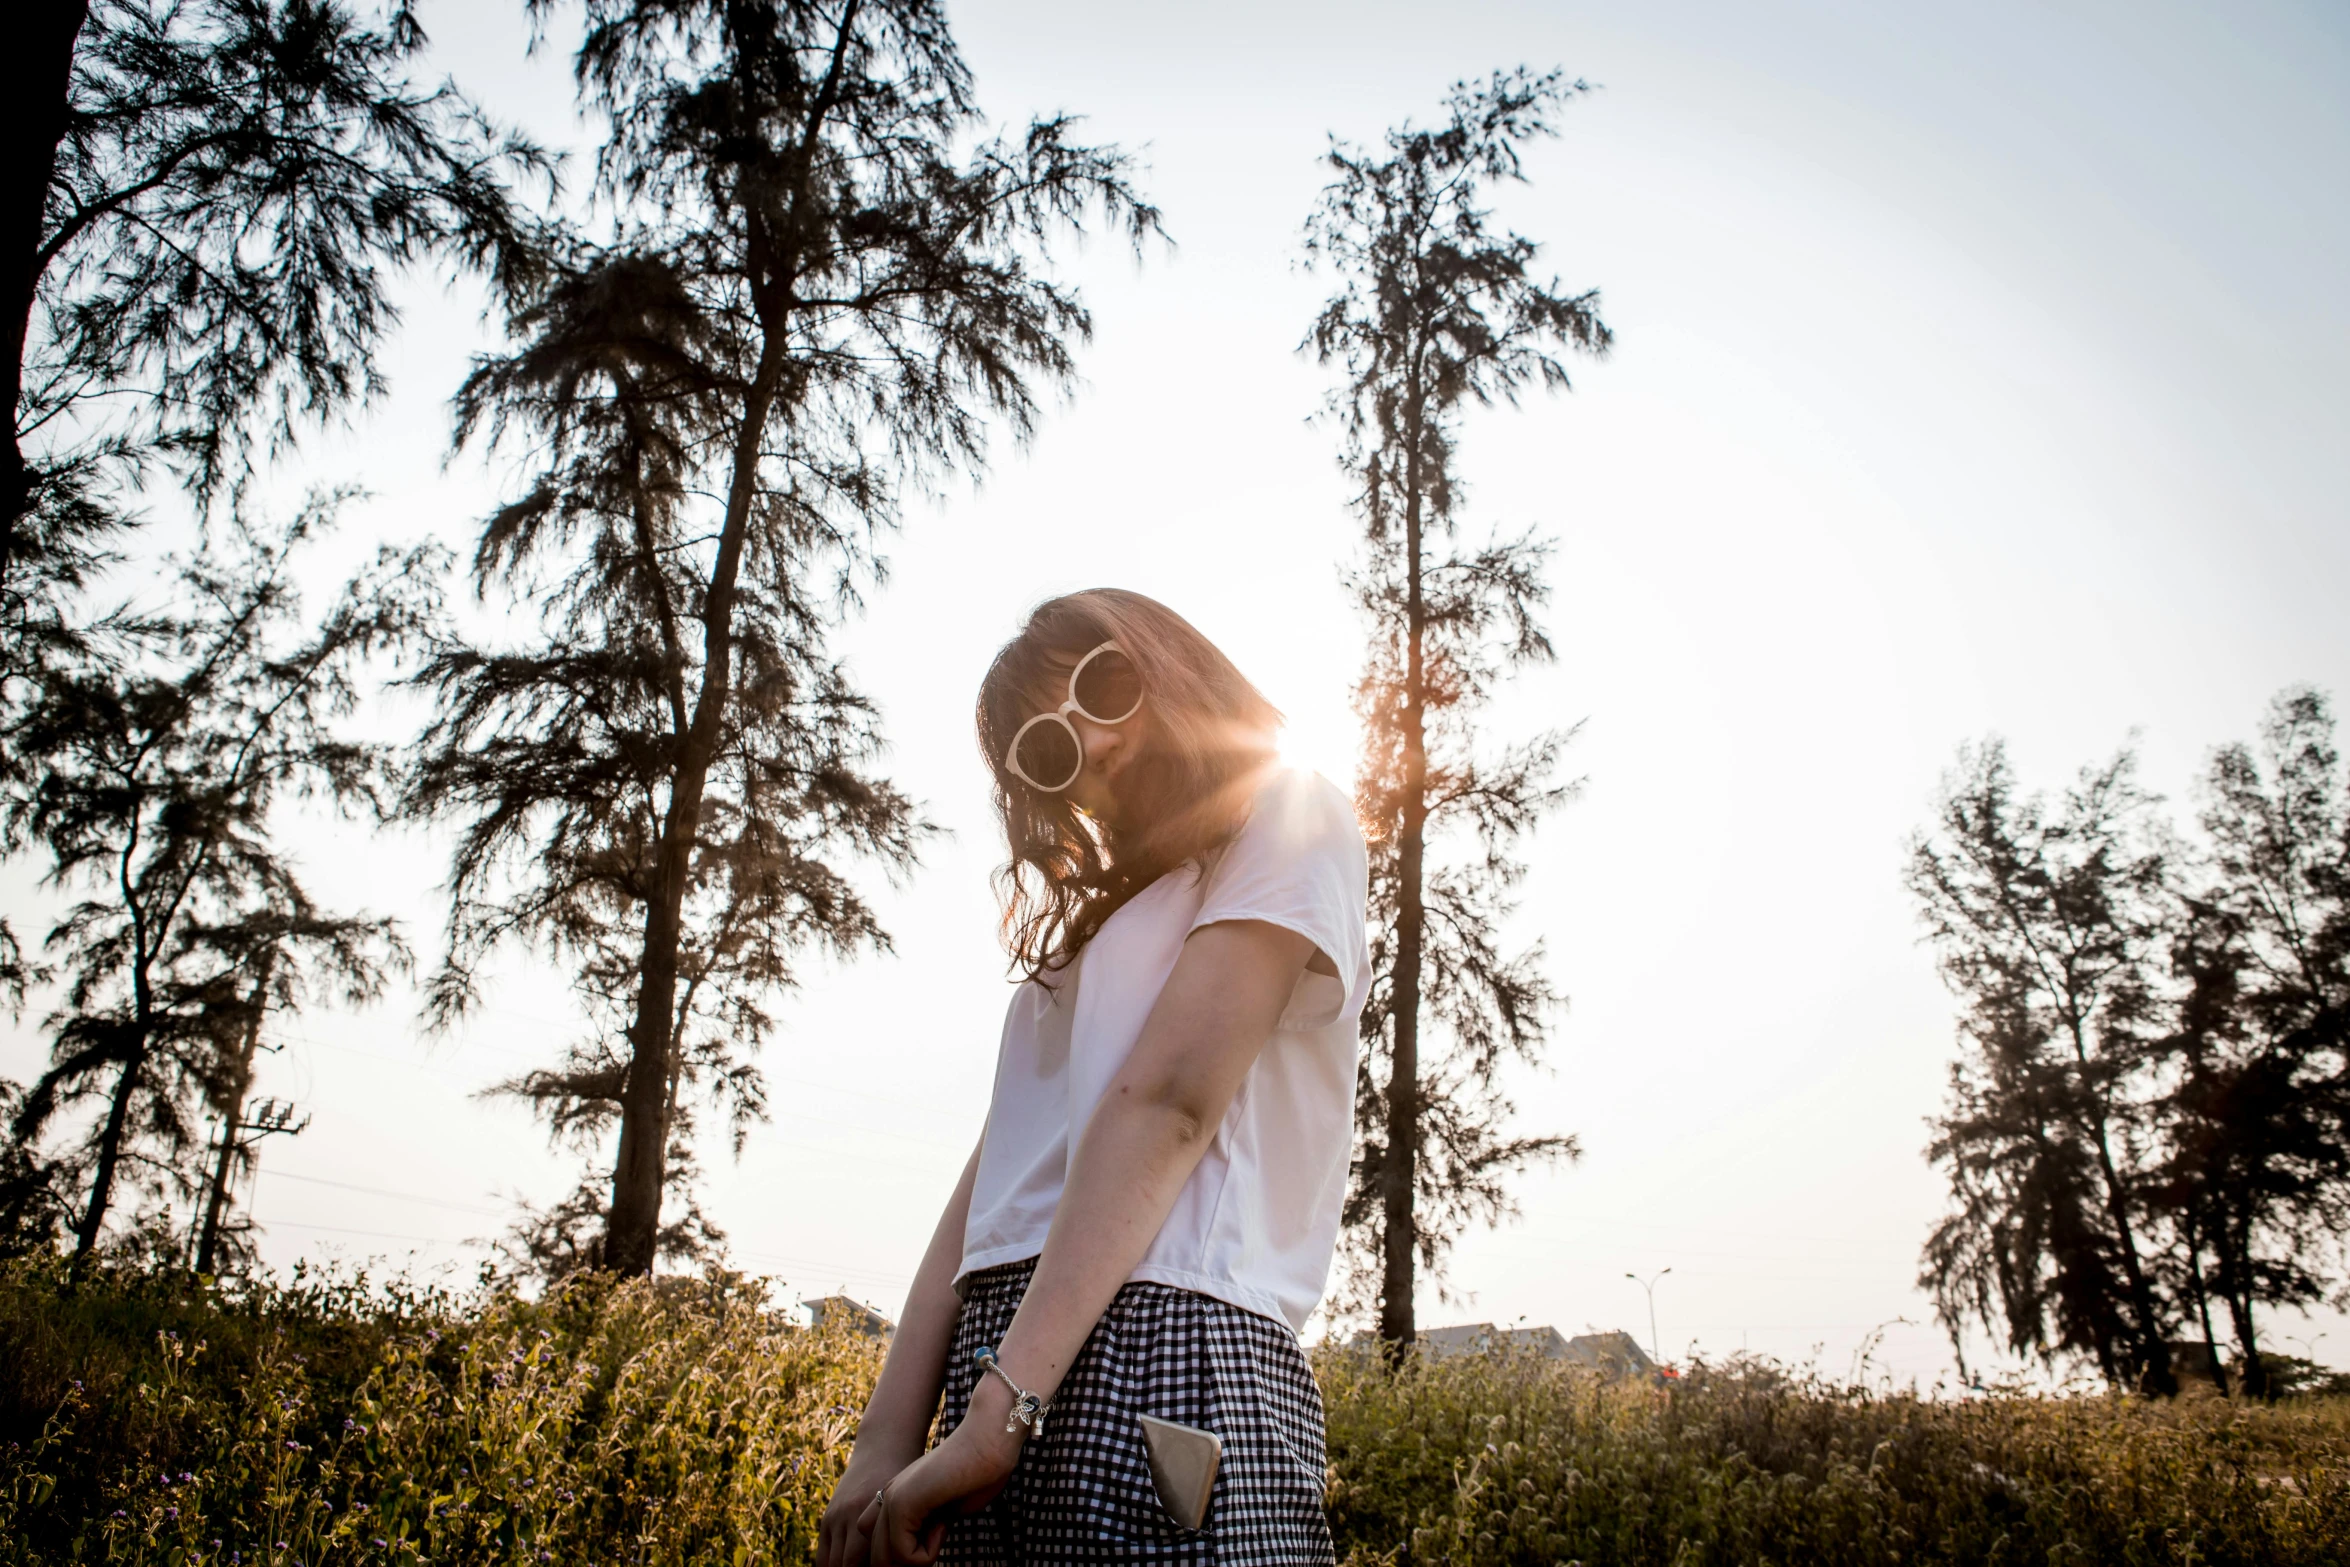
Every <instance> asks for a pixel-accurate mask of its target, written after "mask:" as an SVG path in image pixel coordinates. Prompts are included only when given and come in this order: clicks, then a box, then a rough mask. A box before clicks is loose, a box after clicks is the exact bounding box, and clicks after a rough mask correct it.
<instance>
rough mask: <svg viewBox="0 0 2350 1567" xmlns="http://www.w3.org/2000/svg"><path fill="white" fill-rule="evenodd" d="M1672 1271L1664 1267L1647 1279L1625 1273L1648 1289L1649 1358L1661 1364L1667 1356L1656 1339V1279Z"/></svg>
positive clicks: (1627, 1276) (1635, 1274) (1626, 1276)
mask: <svg viewBox="0 0 2350 1567" xmlns="http://www.w3.org/2000/svg"><path fill="white" fill-rule="evenodd" d="M1672 1271H1673V1270H1672V1269H1670V1268H1664V1269H1661V1270H1659V1271H1658V1272H1656V1273H1654V1274H1652V1275H1651V1276H1649V1277H1648V1278H1646V1279H1643V1278H1641V1277H1640V1275H1639V1274H1637V1273H1627V1274H1625V1275H1624V1277H1625V1278H1627V1279H1630V1280H1631V1281H1632V1282H1633V1283H1635V1284H1637V1285H1639V1286H1640V1287H1641V1288H1642V1289H1644V1290H1646V1291H1648V1354H1649V1358H1650V1359H1652V1360H1654V1361H1655V1362H1656V1363H1657V1364H1658V1365H1660V1366H1661V1365H1663V1364H1664V1363H1665V1357H1664V1353H1663V1351H1662V1349H1661V1348H1660V1347H1659V1346H1658V1344H1657V1339H1656V1281H1657V1280H1658V1279H1661V1278H1663V1277H1664V1276H1665V1275H1666V1274H1667V1273H1670V1272H1672Z"/></svg>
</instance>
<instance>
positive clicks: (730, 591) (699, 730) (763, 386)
mask: <svg viewBox="0 0 2350 1567" xmlns="http://www.w3.org/2000/svg"><path fill="white" fill-rule="evenodd" d="M782 371H783V356H782V352H781V349H780V346H779V334H777V333H775V332H772V331H771V332H770V333H769V335H768V339H767V347H766V349H765V350H764V352H763V354H762V357H761V360H760V364H759V374H758V376H757V378H756V379H755V380H754V381H753V382H752V384H751V390H750V395H749V396H748V397H747V398H745V400H744V407H743V421H742V425H741V427H740V428H739V430H738V431H737V432H736V436H735V446H734V474H733V483H732V486H731V488H730V489H729V491H728V493H727V498H726V524H725V527H724V529H723V530H722V531H721V532H720V534H719V538H718V558H717V560H716V562H715V563H714V565H713V566H712V568H711V572H710V592H709V597H708V598H707V599H706V600H705V601H704V603H703V606H702V624H703V643H702V655H703V656H702V689H701V694H700V696H699V697H698V699H697V700H696V701H695V704H694V717H693V723H692V724H691V725H690V726H689V727H688V728H687V730H686V734H685V738H684V741H683V743H682V744H681V745H680V746H679V748H678V755H677V764H676V771H675V774H674V775H673V778H672V781H671V784H670V791H669V810H668V813H667V814H666V815H665V816H664V817H663V819H662V823H661V844H660V849H659V860H658V862H657V865H656V871H655V880H654V895H653V897H652V899H651V900H650V902H649V904H648V906H647V908H646V910H645V955H644V962H643V965H642V966H641V967H640V969H639V970H638V974H639V983H638V988H637V1005H636V1018H635V1020H634V1021H633V1022H632V1023H630V1025H629V1030H628V1037H629V1044H630V1051H629V1063H628V1080H627V1082H626V1083H625V1084H624V1085H623V1086H622V1088H621V1091H620V1154H619V1158H618V1160H617V1161H616V1163H615V1165H614V1168H613V1172H612V1212H611V1217H610V1219H609V1220H608V1221H607V1224H606V1228H605V1235H604V1266H605V1267H607V1268H610V1269H612V1270H614V1271H615V1272H619V1273H634V1274H645V1273H650V1272H652V1271H653V1255H654V1252H655V1250H656V1248H657V1247H658V1245H659V1243H660V1234H661V1186H662V1176H663V1174H664V1172H665V1171H666V1169H667V1167H668V1155H669V1074H670V1062H669V1057H670V1055H671V1053H672V1049H673V1040H674V1037H675V1031H676V1026H677V1025H676V1020H677V951H678V944H679V941H680V939H681V937H682V935H683V932H684V928H685V925H684V920H685V893H686V887H687V886H688V884H689V883H690V881H691V879H692V874H693V858H694V844H695V841H696V839H697V837H698V835H699V833H700V829H701V821H702V795H703V792H704V790H705V789H706V788H707V787H708V785H709V781H710V767H711V764H712V763H713V762H714V761H715V760H716V759H717V755H718V741H719V738H720V735H721V733H722V732H723V730H724V727H725V717H726V704H727V702H728V701H729V700H730V699H731V697H732V680H733V671H734V641H733V636H734V585H735V581H736V578H737V577H738V576H739V575H740V573H741V570H742V557H743V539H744V536H745V535H746V534H747V533H748V532H749V531H750V516H751V501H752V498H753V495H754V492H755V490H756V487H757V483H758V464H759V452H760V449H761V446H762V443H763V441H764V439H765V437H766V433H767V420H768V416H769V415H770V414H771V413H772V412H773V411H774V408H775V401H776V390H777V388H778V386H779V385H780V384H781V380H782Z"/></svg>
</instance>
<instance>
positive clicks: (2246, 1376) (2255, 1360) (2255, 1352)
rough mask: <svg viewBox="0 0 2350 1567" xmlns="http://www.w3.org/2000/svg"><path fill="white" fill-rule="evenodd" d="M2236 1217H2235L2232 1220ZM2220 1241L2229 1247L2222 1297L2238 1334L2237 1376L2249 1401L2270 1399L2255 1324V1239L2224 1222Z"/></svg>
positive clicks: (2244, 1227)
mask: <svg viewBox="0 0 2350 1567" xmlns="http://www.w3.org/2000/svg"><path fill="white" fill-rule="evenodd" d="M2231 1217H2232V1216H2231ZM2220 1236H2221V1238H2220V1240H2219V1241H2218V1242H2216V1243H2215V1247H2216V1246H2217V1245H2225V1246H2226V1247H2227V1255H2226V1256H2225V1257H2224V1258H2222V1259H2221V1263H2222V1266H2223V1267H2224V1268H2225V1270H2226V1271H2225V1273H2224V1275H2223V1276H2222V1278H2221V1281H2220V1295H2221V1297H2222V1298H2223V1299H2225V1300H2226V1301H2227V1303H2228V1319H2229V1322H2230V1324H2231V1325H2232V1326H2233V1327H2234V1328H2235V1330H2236V1363H2237V1364H2236V1375H2237V1378H2238V1380H2240V1381H2241V1382H2242V1383H2243V1386H2244V1396H2245V1397H2247V1398H2267V1397H2269V1396H2270V1391H2271V1390H2270V1388H2269V1382H2268V1363H2267V1362H2266V1361H2265V1360H2263V1359H2262V1358H2261V1355H2260V1330H2259V1328H2258V1326H2257V1325H2256V1324H2255V1323H2254V1322H2253V1320H2252V1236H2251V1233H2250V1227H2249V1226H2248V1225H2245V1224H2243V1223H2241V1222H2233V1223H2232V1222H2230V1217H2222V1219H2221V1220H2220Z"/></svg>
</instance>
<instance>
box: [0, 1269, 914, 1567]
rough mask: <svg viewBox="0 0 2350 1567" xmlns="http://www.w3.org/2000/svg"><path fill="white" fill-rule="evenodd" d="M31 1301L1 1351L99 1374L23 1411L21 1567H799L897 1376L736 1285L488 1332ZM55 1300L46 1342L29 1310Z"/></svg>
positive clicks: (566, 1312)
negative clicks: (670, 1566) (34, 1412)
mask: <svg viewBox="0 0 2350 1567" xmlns="http://www.w3.org/2000/svg"><path fill="white" fill-rule="evenodd" d="M10 1288H11V1290H12V1291H14V1292H16V1293H14V1294H13V1295H12V1296H11V1298H9V1299H8V1300H7V1301H6V1314H5V1316H4V1317H0V1332H4V1333H5V1335H6V1336H5V1339H4V1340H0V1355H12V1354H22V1352H24V1351H25V1350H28V1349H29V1350H31V1351H33V1352H34V1355H35V1356H37V1357H38V1358H41V1359H43V1360H47V1361H49V1363H50V1364H51V1365H52V1366H54V1365H55V1364H56V1361H55V1360H53V1359H51V1356H53V1355H55V1354H56V1352H57V1351H58V1350H60V1349H66V1350H69V1351H71V1350H78V1351H79V1354H80V1357H81V1365H82V1366H84V1367H86V1368H87V1369H88V1374H87V1375H81V1376H72V1375H67V1376H63V1377H61V1378H59V1381H60V1383H61V1386H62V1393H61V1396H60V1397H59V1399H58V1400H57V1403H56V1405H55V1406H54V1407H53V1409H52V1410H51V1411H50V1412H49V1413H48V1414H47V1415H46V1417H45V1418H43V1419H42V1420H41V1421H40V1422H39V1424H38V1426H37V1427H33V1426H32V1425H31V1424H30V1422H29V1421H27V1420H26V1419H25V1416H26V1415H27V1414H28V1413H29V1411H27V1410H26V1409H25V1408H24V1405H23V1404H22V1403H21V1402H18V1403H16V1404H15V1405H14V1407H12V1408H11V1409H10V1410H9V1411H8V1413H9V1415H10V1417H11V1426H10V1428H9V1429H8V1431H7V1432H6V1433H5V1436H4V1437H0V1466H5V1467H4V1469H0V1562H19V1561H21V1562H28V1563H31V1562H65V1561H98V1560H105V1561H125V1562H149V1561H152V1562H158V1563H164V1562H168V1563H190V1564H193V1563H214V1562H218V1563H269V1564H273V1567H275V1564H281V1563H297V1562H298V1563H302V1564H305V1567H319V1564H323V1563H329V1562H344V1561H350V1562H394V1563H406V1562H425V1561H430V1562H464V1563H474V1562H481V1563H488V1562H501V1563H503V1562H514V1563H526V1562H527V1563H543V1562H552V1561H562V1562H582V1561H591V1560H592V1561H599V1562H617V1561H628V1562H644V1563H669V1562H679V1563H682V1562H722V1563H727V1564H730V1567H750V1564H754V1563H769V1562H798V1561H804V1560H806V1559H807V1558H808V1556H809V1554H810V1546H811V1544H812V1542H813V1539H814V1531H815V1526H816V1521H817V1519H818V1518H819V1517H820V1516H821V1513H822V1509H823V1506H824V1503H825V1502H826V1500H828V1499H829V1497H830V1495H831V1491H832V1485H833V1482H834V1480H835V1479H836V1478H837V1477H838V1475H839V1472H840V1468H841V1465H842V1463H843V1461H845V1458H846V1455H847V1447H848V1441H849V1438H850V1437H851V1436H852V1435H853V1433H854V1427H855V1420H856V1413H855V1412H856V1411H857V1410H858V1409H860V1408H862V1407H863V1403H864V1393H865V1390H866V1389H867V1388H868V1387H870V1386H871V1384H872V1379H873V1377H874V1375H875V1374H876V1373H877V1372H878V1370H879V1346H878V1345H876V1344H874V1343H872V1342H871V1341H869V1340H865V1339H860V1338H857V1337H854V1336H852V1335H850V1334H848V1333H845V1332H830V1333H820V1332H816V1331H812V1330H809V1329H805V1328H801V1327H798V1326H796V1325H794V1324H792V1323H791V1322H789V1321H787V1320H786V1319H785V1318H783V1317H782V1316H781V1315H779V1314H778V1313H776V1312H774V1311H771V1310H770V1309H768V1307H767V1306H766V1304H765V1302H764V1300H763V1298H762V1295H761V1293H760V1291H759V1290H758V1289H757V1288H756V1287H755V1286H751V1285H748V1284H745V1283H743V1282H742V1281H739V1280H733V1279H727V1278H720V1279H717V1280H715V1281H709V1282H703V1281H694V1280H653V1281H645V1280H638V1281H633V1282H628V1283H613V1282H610V1281H601V1280H586V1281H583V1282H581V1283H579V1284H576V1285H573V1286H571V1287H569V1288H565V1289H562V1290H559V1291H557V1292H555V1293H554V1294H552V1295H551V1296H550V1297H549V1298H548V1299H546V1300H544V1301H537V1302H531V1301H523V1300H518V1299H514V1298H512V1297H495V1298H490V1299H488V1300H486V1301H484V1302H482V1303H480V1304H479V1305H478V1306H477V1307H475V1308H474V1309H472V1310H470V1311H466V1310H460V1309H458V1307H457V1305H456V1303H454V1302H451V1301H448V1300H446V1299H443V1298H424V1297H409V1298H406V1299H404V1300H399V1301H396V1302H385V1301H382V1300H380V1299H379V1300H374V1301H370V1300H369V1299H368V1298H367V1297H366V1294H365V1292H364V1290H346V1291H344V1292H343V1293H342V1294H341V1295H339V1296H329V1295H328V1293H327V1292H323V1291H319V1290H316V1289H312V1290H310V1291H308V1292H307V1293H306V1294H305V1293H303V1292H300V1291H295V1292H275V1291H254V1292H249V1293H247V1294H245V1295H243V1296H241V1297H235V1298H230V1299H227V1300H223V1299H221V1298H219V1297H215V1296H211V1295H209V1294H208V1293H198V1292H193V1291H188V1292H184V1293H183V1295H182V1296H181V1297H180V1298H178V1299H177V1300H176V1301H175V1300H173V1299H172V1298H170V1296H169V1292H168V1291H167V1290H166V1289H165V1288H164V1287H163V1286H161V1285H160V1284H158V1283H157V1282H156V1281H149V1280H136V1279H131V1280H126V1279H122V1278H119V1277H107V1276H97V1277H93V1278H91V1279H89V1280H85V1281H84V1282H83V1284H82V1285H81V1286H80V1287H79V1288H77V1289H74V1290H71V1291H67V1290H65V1289H63V1288H62V1281H61V1280H59V1279H57V1278H56V1277H55V1275H54V1273H53V1272H50V1273H47V1274H46V1275H45V1276H36V1277H28V1276H27V1275H25V1274H19V1275H17V1276H16V1277H14V1278H13V1279H11V1280H10ZM44 1290H45V1291H46V1293H47V1302H46V1304H47V1308H48V1309H47V1311H46V1312H45V1313H43V1314H42V1315H43V1316H45V1317H46V1319H47V1320H46V1321H42V1320H38V1319H36V1318H34V1317H33V1316H31V1315H29V1314H24V1313H23V1308H25V1307H27V1306H31V1305H34V1304H36V1303H37V1302H36V1300H35V1297H37V1296H38V1295H40V1294H41V1293H43V1291H44ZM135 1328H149V1329H151V1331H152V1339H151V1346H150V1347H147V1348H145V1350H144V1352H143V1353H142V1352H141V1350H140V1347H139V1346H137V1345H135V1344H134V1343H133V1342H132V1341H131V1340H130V1339H129V1338H128V1337H127V1334H128V1333H129V1332H130V1331H131V1330H133V1329H135ZM361 1348H363V1349H364V1350H366V1351H370V1352H367V1353H357V1354H354V1353H352V1351H353V1350H354V1349H361ZM321 1350H324V1351H327V1352H328V1353H326V1354H325V1355H323V1356H321V1355H319V1353H318V1352H319V1351H321ZM16 1380H17V1381H18V1382H19V1383H25V1382H28V1381H33V1380H36V1378H35V1377H34V1376H33V1375H31V1374H28V1373H24V1372H20V1373H19V1374H18V1376H17V1378H16Z"/></svg>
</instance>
